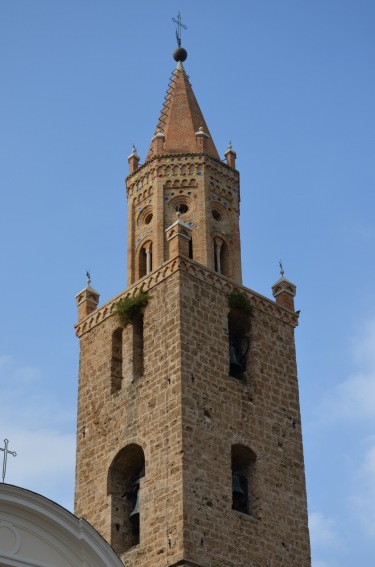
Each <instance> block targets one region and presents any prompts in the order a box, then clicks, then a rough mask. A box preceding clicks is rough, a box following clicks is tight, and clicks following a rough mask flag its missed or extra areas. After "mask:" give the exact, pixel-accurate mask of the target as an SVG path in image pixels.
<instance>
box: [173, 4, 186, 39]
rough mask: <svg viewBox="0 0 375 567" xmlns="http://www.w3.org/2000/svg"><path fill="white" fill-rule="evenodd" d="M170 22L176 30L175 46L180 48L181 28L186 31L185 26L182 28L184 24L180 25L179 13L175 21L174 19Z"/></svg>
mask: <svg viewBox="0 0 375 567" xmlns="http://www.w3.org/2000/svg"><path fill="white" fill-rule="evenodd" d="M172 22H174V23H175V24H177V29H176V38H177V45H178V47H181V28H184V30H187V26H184V24H182V23H181V15H180V12H179V13H178V16H177V20H176V19H175V18H172Z"/></svg>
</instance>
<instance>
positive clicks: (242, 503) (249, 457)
mask: <svg viewBox="0 0 375 567" xmlns="http://www.w3.org/2000/svg"><path fill="white" fill-rule="evenodd" d="M231 461H232V462H231V468H232V509H233V510H236V511H237V512H241V513H242V514H249V515H252V516H254V515H255V505H256V494H255V493H256V486H255V482H256V479H255V463H256V455H255V453H254V452H253V451H252V450H251V449H249V448H248V447H245V446H244V445H233V446H232V451H231Z"/></svg>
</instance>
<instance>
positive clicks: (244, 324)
mask: <svg viewBox="0 0 375 567" xmlns="http://www.w3.org/2000/svg"><path fill="white" fill-rule="evenodd" d="M228 342H229V345H228V346H229V376H232V378H237V380H243V379H245V378H246V369H247V364H248V353H249V348H250V320H249V315H246V314H245V313H243V312H241V311H237V310H236V309H231V310H230V311H229V314H228Z"/></svg>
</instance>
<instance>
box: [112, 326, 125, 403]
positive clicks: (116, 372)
mask: <svg viewBox="0 0 375 567" xmlns="http://www.w3.org/2000/svg"><path fill="white" fill-rule="evenodd" d="M122 333H123V329H122V328H121V329H116V330H115V331H113V333H112V358H111V392H112V394H114V393H115V392H118V391H119V390H121V385H122V377H123V376H122V374H123V368H122Z"/></svg>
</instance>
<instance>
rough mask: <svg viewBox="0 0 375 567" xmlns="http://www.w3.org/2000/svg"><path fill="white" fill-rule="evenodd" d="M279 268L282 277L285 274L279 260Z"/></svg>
mask: <svg viewBox="0 0 375 567" xmlns="http://www.w3.org/2000/svg"><path fill="white" fill-rule="evenodd" d="M279 266H280V274H281V275H282V276H284V274H285V272H284V268H283V263H282V261H281V260H279Z"/></svg>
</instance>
